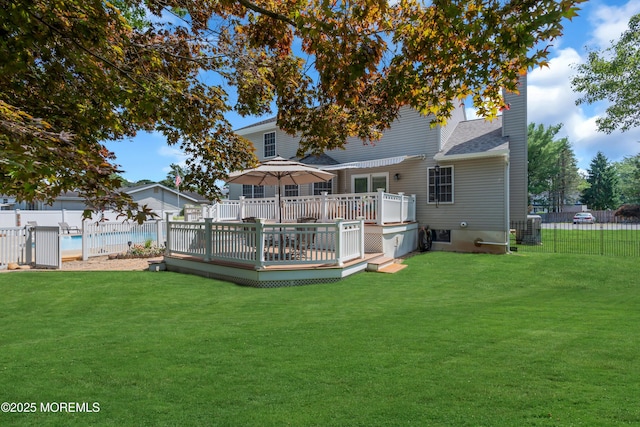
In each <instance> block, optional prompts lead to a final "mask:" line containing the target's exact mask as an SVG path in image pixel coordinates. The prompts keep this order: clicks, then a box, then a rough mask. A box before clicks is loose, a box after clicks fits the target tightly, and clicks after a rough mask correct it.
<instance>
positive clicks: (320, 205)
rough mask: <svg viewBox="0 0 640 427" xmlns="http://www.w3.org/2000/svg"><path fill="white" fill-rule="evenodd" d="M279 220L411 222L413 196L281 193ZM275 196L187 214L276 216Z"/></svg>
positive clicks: (229, 202)
mask: <svg viewBox="0 0 640 427" xmlns="http://www.w3.org/2000/svg"><path fill="white" fill-rule="evenodd" d="M281 203H282V222H285V223H287V222H296V221H297V219H298V218H306V217H313V218H316V219H318V221H320V222H331V221H335V220H336V219H338V218H342V219H345V220H349V221H355V220H357V219H358V218H361V217H362V218H364V221H365V222H366V223H374V224H378V225H384V224H389V223H399V222H400V223H402V222H411V221H415V219H416V197H415V195H410V196H407V195H405V194H403V193H399V194H390V193H385V192H384V191H379V192H376V193H353V194H326V193H325V194H322V195H320V196H297V197H282V199H281ZM278 216H279V212H278V202H277V198H275V197H270V198H263V199H246V198H244V197H241V198H240V200H221V201H220V202H218V203H216V204H214V205H211V206H205V207H203V208H202V214H201V215H197V214H196V215H190V216H189V217H190V218H193V219H196V218H198V219H199V218H211V219H212V220H213V221H214V222H219V221H238V220H241V219H242V218H248V217H255V218H264V219H268V220H278Z"/></svg>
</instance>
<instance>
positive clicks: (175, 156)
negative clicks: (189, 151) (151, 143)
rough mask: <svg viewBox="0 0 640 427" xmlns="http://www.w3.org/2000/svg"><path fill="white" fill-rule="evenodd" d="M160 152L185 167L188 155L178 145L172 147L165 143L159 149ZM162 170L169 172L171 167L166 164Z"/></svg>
mask: <svg viewBox="0 0 640 427" xmlns="http://www.w3.org/2000/svg"><path fill="white" fill-rule="evenodd" d="M158 154H159V155H160V156H162V157H169V158H170V159H172V160H171V163H174V164H177V165H178V166H180V167H184V166H185V165H186V162H187V157H188V156H187V155H186V154H184V153H183V152H182V151H180V149H178V148H176V147H170V146H168V145H163V146H162V147H160V148H159V149H158ZM162 170H163V171H164V172H167V173H168V172H170V171H171V167H170V166H166V167H164V168H163V169H162Z"/></svg>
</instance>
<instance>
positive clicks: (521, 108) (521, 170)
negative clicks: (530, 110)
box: [503, 76, 528, 221]
mask: <svg viewBox="0 0 640 427" xmlns="http://www.w3.org/2000/svg"><path fill="white" fill-rule="evenodd" d="M505 100H506V101H507V103H509V104H510V105H511V108H510V109H509V110H507V111H505V112H504V113H503V132H504V135H505V136H508V137H509V153H510V154H509V158H510V174H511V180H510V186H509V189H510V199H511V200H510V220H511V221H525V220H526V219H527V212H528V183H527V165H528V159H527V78H526V76H524V77H522V78H521V82H520V95H515V94H513V93H507V94H506V95H505Z"/></svg>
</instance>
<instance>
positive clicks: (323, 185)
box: [313, 178, 333, 196]
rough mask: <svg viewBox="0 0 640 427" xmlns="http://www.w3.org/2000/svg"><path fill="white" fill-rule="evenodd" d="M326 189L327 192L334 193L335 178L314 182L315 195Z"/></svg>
mask: <svg viewBox="0 0 640 427" xmlns="http://www.w3.org/2000/svg"><path fill="white" fill-rule="evenodd" d="M327 187H328V188H327ZM324 191H326V192H327V194H333V178H331V179H330V180H329V181H320V182H314V183H313V195H314V196H320V195H321V194H322V193H323V192H324Z"/></svg>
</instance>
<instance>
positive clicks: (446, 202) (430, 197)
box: [427, 165, 455, 205]
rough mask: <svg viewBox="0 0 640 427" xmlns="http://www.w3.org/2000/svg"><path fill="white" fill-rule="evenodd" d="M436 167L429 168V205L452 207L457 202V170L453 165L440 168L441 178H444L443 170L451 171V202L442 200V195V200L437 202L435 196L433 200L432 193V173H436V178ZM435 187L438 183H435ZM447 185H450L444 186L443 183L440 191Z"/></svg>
mask: <svg viewBox="0 0 640 427" xmlns="http://www.w3.org/2000/svg"><path fill="white" fill-rule="evenodd" d="M435 169H436V168H435V167H431V168H427V203H428V204H430V205H435V204H440V205H452V204H453V203H454V202H455V170H454V167H453V165H451V166H440V176H441V177H442V170H443V169H449V170H451V184H450V186H451V200H443V199H442V194H440V200H436V197H435V195H433V198H432V194H431V193H432V191H431V171H433V173H434V177H435ZM433 185H434V186H435V185H436V183H435V182H434V183H433ZM445 185H449V184H442V182H441V183H440V189H442V187H443V186H445Z"/></svg>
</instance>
